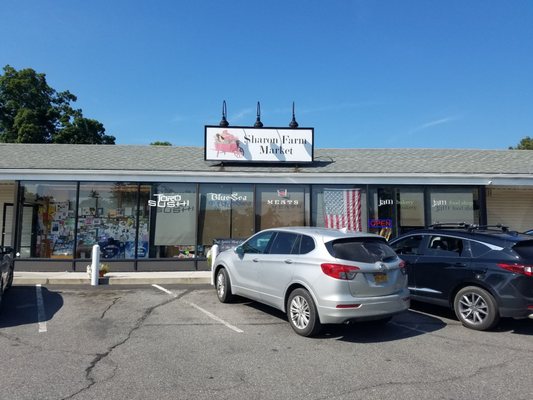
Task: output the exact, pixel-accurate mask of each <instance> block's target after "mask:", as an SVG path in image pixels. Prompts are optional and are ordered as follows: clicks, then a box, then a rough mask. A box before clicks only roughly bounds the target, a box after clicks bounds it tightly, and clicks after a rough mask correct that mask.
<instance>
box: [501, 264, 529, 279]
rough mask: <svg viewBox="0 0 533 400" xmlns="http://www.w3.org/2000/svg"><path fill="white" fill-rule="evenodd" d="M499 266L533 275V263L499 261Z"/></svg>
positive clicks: (516, 272)
mask: <svg viewBox="0 0 533 400" xmlns="http://www.w3.org/2000/svg"><path fill="white" fill-rule="evenodd" d="M498 267H500V268H503V269H505V270H507V271H510V272H513V273H515V274H522V275H526V276H533V265H523V264H507V263H498Z"/></svg>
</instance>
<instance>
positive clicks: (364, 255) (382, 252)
mask: <svg viewBox="0 0 533 400" xmlns="http://www.w3.org/2000/svg"><path fill="white" fill-rule="evenodd" d="M326 247H327V249H328V251H329V253H330V254H331V255H332V256H333V257H335V258H340V259H343V260H349V261H359V262H364V263H375V262H377V261H391V260H394V259H395V258H396V257H397V256H396V253H395V252H394V250H392V248H391V247H390V246H389V245H388V244H387V243H386V242H385V240H382V239H379V238H347V239H337V240H334V241H332V242H328V243H326Z"/></svg>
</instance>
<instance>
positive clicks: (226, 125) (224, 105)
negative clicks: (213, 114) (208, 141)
mask: <svg viewBox="0 0 533 400" xmlns="http://www.w3.org/2000/svg"><path fill="white" fill-rule="evenodd" d="M227 114H228V110H227V109H226V100H224V101H223V102H222V120H221V121H220V124H218V125H219V126H221V127H223V128H226V127H228V126H229V122H228V120H227V119H226V116H227Z"/></svg>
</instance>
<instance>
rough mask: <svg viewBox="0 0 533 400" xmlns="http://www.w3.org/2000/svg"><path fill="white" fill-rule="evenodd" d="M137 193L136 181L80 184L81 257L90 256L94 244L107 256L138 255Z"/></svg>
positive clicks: (105, 257)
mask: <svg viewBox="0 0 533 400" xmlns="http://www.w3.org/2000/svg"><path fill="white" fill-rule="evenodd" d="M137 196H138V185H137V184H128V183H81V184H80V199H79V207H78V239H77V240H78V242H77V247H76V252H77V257H78V258H89V257H91V250H92V246H93V245H94V244H98V245H100V251H101V257H102V258H104V259H130V258H134V257H135V238H136V234H137V224H136V221H137V217H136V216H137V202H138V197H137Z"/></svg>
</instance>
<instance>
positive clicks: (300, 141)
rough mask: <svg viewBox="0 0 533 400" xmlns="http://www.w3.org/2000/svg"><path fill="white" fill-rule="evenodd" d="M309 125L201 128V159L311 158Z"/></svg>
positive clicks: (260, 159)
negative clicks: (202, 147) (295, 127)
mask: <svg viewBox="0 0 533 400" xmlns="http://www.w3.org/2000/svg"><path fill="white" fill-rule="evenodd" d="M313 137H314V130H313V128H298V129H284V128H279V129H278V128H245V127H227V128H225V127H220V126H206V127H205V160H206V161H232V162H281V163H283V162H288V163H306V162H312V161H313V149H314V147H313Z"/></svg>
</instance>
